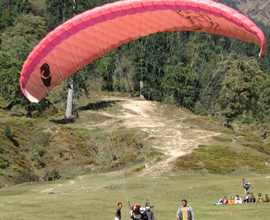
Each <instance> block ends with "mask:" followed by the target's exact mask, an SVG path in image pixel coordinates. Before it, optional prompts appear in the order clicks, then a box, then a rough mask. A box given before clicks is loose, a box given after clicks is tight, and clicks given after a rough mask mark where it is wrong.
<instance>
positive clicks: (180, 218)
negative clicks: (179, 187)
mask: <svg viewBox="0 0 270 220" xmlns="http://www.w3.org/2000/svg"><path fill="white" fill-rule="evenodd" d="M182 204H183V205H182V206H181V207H179V209H178V211H177V213H176V218H177V220H195V216H194V212H193V209H192V207H191V206H189V205H187V200H185V199H183V200H182Z"/></svg>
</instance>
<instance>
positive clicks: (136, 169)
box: [132, 165, 145, 172]
mask: <svg viewBox="0 0 270 220" xmlns="http://www.w3.org/2000/svg"><path fill="white" fill-rule="evenodd" d="M144 168H145V165H141V166H139V167H136V168H134V169H133V170H132V171H133V172H140V171H142V170H143V169H144Z"/></svg>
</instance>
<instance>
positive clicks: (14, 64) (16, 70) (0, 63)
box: [0, 14, 49, 111]
mask: <svg viewBox="0 0 270 220" xmlns="http://www.w3.org/2000/svg"><path fill="white" fill-rule="evenodd" d="M45 34H46V29H45V22H44V20H43V18H41V17H39V16H33V15H31V14H28V15H22V17H21V21H20V22H19V23H17V24H16V25H15V26H14V27H8V28H7V29H6V30H5V32H3V34H2V50H1V51H0V89H1V94H2V96H3V97H4V99H6V100H9V101H10V104H9V106H8V109H11V108H12V107H13V106H14V105H20V106H25V108H26V109H27V111H32V110H34V109H39V110H40V111H41V110H42V108H46V106H48V105H49V102H48V101H47V100H46V99H45V100H43V101H42V102H41V103H40V104H39V105H36V104H32V103H30V102H29V101H28V100H27V99H26V98H25V97H24V95H23V93H22V92H21V88H20V84H19V81H20V80H19V79H20V72H21V68H22V66H23V62H24V60H25V59H26V57H27V55H28V54H29V53H30V51H31V50H32V48H33V47H34V46H35V45H36V44H37V42H38V41H39V40H40V39H41V38H42V37H43V36H44V35H45Z"/></svg>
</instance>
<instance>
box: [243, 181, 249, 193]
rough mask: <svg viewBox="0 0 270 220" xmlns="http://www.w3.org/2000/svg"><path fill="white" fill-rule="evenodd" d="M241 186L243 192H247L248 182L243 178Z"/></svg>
mask: <svg viewBox="0 0 270 220" xmlns="http://www.w3.org/2000/svg"><path fill="white" fill-rule="evenodd" d="M243 187H244V191H245V194H246V193H248V189H249V183H248V181H246V180H245V179H243Z"/></svg>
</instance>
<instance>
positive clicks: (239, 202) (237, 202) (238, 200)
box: [234, 195, 242, 204]
mask: <svg viewBox="0 0 270 220" xmlns="http://www.w3.org/2000/svg"><path fill="white" fill-rule="evenodd" d="M234 204H242V199H241V197H240V196H239V195H236V198H235V199H234Z"/></svg>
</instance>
